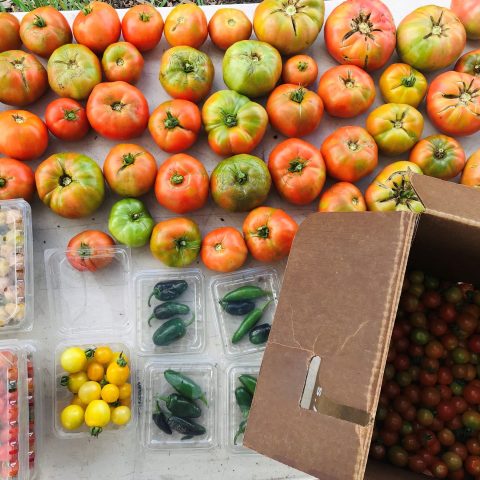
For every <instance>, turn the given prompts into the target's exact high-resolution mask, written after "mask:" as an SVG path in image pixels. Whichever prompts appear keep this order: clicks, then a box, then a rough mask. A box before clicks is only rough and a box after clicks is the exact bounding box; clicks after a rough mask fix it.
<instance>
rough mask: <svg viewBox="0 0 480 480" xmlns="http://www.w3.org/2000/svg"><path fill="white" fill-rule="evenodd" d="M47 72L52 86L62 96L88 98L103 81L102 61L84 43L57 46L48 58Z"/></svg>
mask: <svg viewBox="0 0 480 480" xmlns="http://www.w3.org/2000/svg"><path fill="white" fill-rule="evenodd" d="M47 72H48V83H49V84H50V88H51V89H52V90H53V91H54V92H55V93H56V94H57V95H58V96H60V97H69V98H73V99H75V100H84V99H86V98H87V97H88V96H89V95H90V92H91V91H92V90H93V87H94V86H95V85H97V84H98V83H100V82H101V81H102V68H101V66H100V61H99V60H98V58H97V56H96V55H95V54H94V53H93V52H92V51H91V50H90V49H89V48H88V47H85V46H84V45H74V44H72V45H63V47H60V48H57V49H56V50H55V51H54V52H53V53H52V55H51V56H50V58H49V60H48V64H47Z"/></svg>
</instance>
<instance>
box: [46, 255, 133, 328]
mask: <svg viewBox="0 0 480 480" xmlns="http://www.w3.org/2000/svg"><path fill="white" fill-rule="evenodd" d="M72 253H73V251H69V250H65V249H48V250H46V251H45V270H46V275H47V287H48V296H49V304H50V313H51V315H53V317H54V319H55V322H56V324H57V328H58V332H59V333H60V335H62V336H68V337H70V336H71V335H72V334H89V335H91V334H98V333H114V334H115V335H116V336H118V335H123V334H127V333H128V332H129V331H130V330H131V328H132V322H131V320H130V315H129V313H130V310H129V308H130V304H129V300H130V283H129V282H130V268H131V267H130V264H131V260H130V249H128V248H126V247H121V246H114V247H108V248H105V249H103V250H102V251H101V252H99V253H98V254H97V255H94V256H92V257H91V261H92V264H94V265H97V266H98V265H100V266H101V267H102V268H97V269H96V270H95V271H88V270H84V271H81V270H79V269H77V268H75V267H74V266H73V262H71V254H72Z"/></svg>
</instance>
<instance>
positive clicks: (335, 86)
mask: <svg viewBox="0 0 480 480" xmlns="http://www.w3.org/2000/svg"><path fill="white" fill-rule="evenodd" d="M318 94H319V95H320V97H321V98H322V100H323V103H324V104H325V109H326V110H327V112H328V113H329V114H330V115H332V116H333V117H340V118H351V117H356V116H357V115H360V114H361V113H363V112H366V111H367V110H368V109H369V108H370V107H371V105H372V103H373V101H374V100H375V96H376V91H375V84H374V83H373V79H372V77H371V76H370V75H369V74H368V73H367V72H365V71H364V70H362V69H361V68H359V67H356V66H355V65H340V66H339V67H333V68H330V69H329V70H327V71H326V72H325V73H324V74H323V75H322V78H321V79H320V83H319V84H318Z"/></svg>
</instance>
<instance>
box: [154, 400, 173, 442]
mask: <svg viewBox="0 0 480 480" xmlns="http://www.w3.org/2000/svg"><path fill="white" fill-rule="evenodd" d="M156 405H157V409H156V410H155V411H154V412H153V414H152V420H153V423H154V424H155V425H156V426H157V427H158V428H159V429H160V430H161V431H162V432H164V433H166V434H167V435H171V434H172V429H171V428H170V425H169V424H168V422H167V417H166V416H165V414H164V413H163V411H162V409H161V408H160V405H159V404H158V402H156Z"/></svg>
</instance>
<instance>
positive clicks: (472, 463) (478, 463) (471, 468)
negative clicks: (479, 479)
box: [465, 455, 480, 476]
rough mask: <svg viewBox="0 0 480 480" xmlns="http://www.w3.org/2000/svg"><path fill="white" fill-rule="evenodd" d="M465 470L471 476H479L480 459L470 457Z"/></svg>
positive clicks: (466, 461)
mask: <svg viewBox="0 0 480 480" xmlns="http://www.w3.org/2000/svg"><path fill="white" fill-rule="evenodd" d="M465 470H466V471H467V473H469V474H470V475H475V476H479V475H480V457H479V456H476V455H475V456H473V455H470V456H469V457H467V459H466V460H465Z"/></svg>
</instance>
